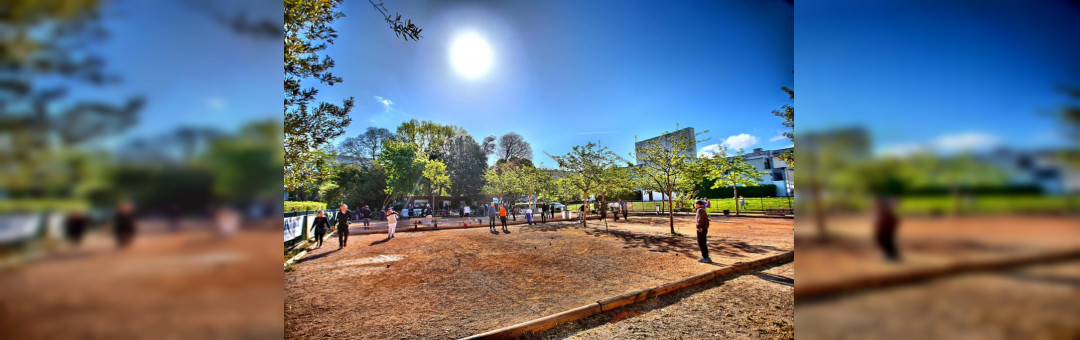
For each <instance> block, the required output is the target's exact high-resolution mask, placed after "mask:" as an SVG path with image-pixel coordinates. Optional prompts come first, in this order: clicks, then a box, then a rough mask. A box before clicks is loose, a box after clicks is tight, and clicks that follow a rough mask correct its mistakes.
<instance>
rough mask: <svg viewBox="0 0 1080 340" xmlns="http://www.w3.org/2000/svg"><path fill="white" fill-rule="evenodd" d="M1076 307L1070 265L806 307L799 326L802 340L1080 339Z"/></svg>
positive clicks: (1075, 278) (1076, 282)
mask: <svg viewBox="0 0 1080 340" xmlns="http://www.w3.org/2000/svg"><path fill="white" fill-rule="evenodd" d="M800 255H801V254H800ZM802 260H803V259H802V258H800V259H799V261H802ZM802 273H803V272H801V271H800V275H801V274H802ZM1077 301H1080V262H1070V263H1062V264H1056V265H1044V266H1035V267H1029V268H1024V269H1021V270H1014V271H1008V272H992V273H981V274H972V275H964V276H958V277H953V278H948V279H943V280H939V281H933V282H931V283H928V284H923V285H911V286H902V287H895V288H890V289H884V290H878V291H872V292H866V293H863V294H859V295H855V296H846V297H841V298H838V299H835V300H830V301H827V302H820V303H812V304H805V303H799V305H798V308H796V309H795V323H796V324H797V325H798V327H797V330H796V332H797V334H798V337H799V339H1080V318H1078V317H1077V316H1078V315H1080V304H1078V303H1077Z"/></svg>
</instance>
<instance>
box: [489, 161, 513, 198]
mask: <svg viewBox="0 0 1080 340" xmlns="http://www.w3.org/2000/svg"><path fill="white" fill-rule="evenodd" d="M515 181H516V179H515V178H514V174H513V165H512V164H506V165H502V166H492V167H490V168H488V169H487V170H484V187H483V192H484V193H486V194H488V195H492V196H495V197H496V198H498V199H499V202H505V201H506V199H507V197H508V196H510V195H511V194H512V193H513V192H514V190H515V189H516V188H515V186H516V183H515Z"/></svg>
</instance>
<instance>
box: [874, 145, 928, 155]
mask: <svg viewBox="0 0 1080 340" xmlns="http://www.w3.org/2000/svg"><path fill="white" fill-rule="evenodd" d="M923 151H926V146H925V145H922V144H918V143H900V144H893V145H889V146H886V147H883V148H881V150H880V151H878V153H879V154H880V155H882V156H888V157H899V158H904V157H907V156H911V155H914V154H917V153H920V152H923Z"/></svg>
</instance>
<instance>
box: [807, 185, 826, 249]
mask: <svg viewBox="0 0 1080 340" xmlns="http://www.w3.org/2000/svg"><path fill="white" fill-rule="evenodd" d="M810 197H811V200H812V201H813V202H814V224H815V225H816V226H817V230H818V239H819V240H821V241H826V240H828V234H827V233H826V231H825V209H824V207H823V206H822V205H823V204H824V203H823V202H821V183H818V182H817V181H812V182H810Z"/></svg>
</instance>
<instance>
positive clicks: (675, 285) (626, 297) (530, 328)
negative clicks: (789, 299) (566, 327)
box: [464, 251, 795, 339]
mask: <svg viewBox="0 0 1080 340" xmlns="http://www.w3.org/2000/svg"><path fill="white" fill-rule="evenodd" d="M794 258H795V252H794V251H788V252H785V253H781V254H777V255H773V256H769V257H766V258H762V259H758V260H754V261H750V262H745V263H739V264H737V265H736V266H725V267H721V268H719V269H716V270H712V271H709V272H706V273H702V274H698V275H694V276H691V277H688V278H685V279H682V280H678V281H674V282H668V283H665V284H662V285H659V286H655V287H652V288H649V289H643V290H639V291H634V292H629V293H626V294H622V295H617V296H612V297H608V298H604V299H600V300H598V301H596V303H592V304H588V305H585V306H581V307H578V308H574V309H571V310H568V311H564V312H561V313H557V314H552V315H549V316H545V317H542V318H539V319H534V320H530V321H526V322H522V323H519V324H516V325H513V326H507V327H503V328H499V329H496V330H491V331H487V332H484V333H480V334H476V335H472V336H469V337H467V338H464V339H513V338H516V337H520V336H523V335H525V333H530V332H531V333H536V332H542V331H546V330H549V329H552V328H555V327H556V326H558V325H560V324H563V323H567V322H572V321H576V320H579V319H583V318H586V317H589V316H592V315H595V314H599V313H601V312H604V311H609V310H613V309H616V308H619V307H623V306H628V305H632V304H634V303H638V302H643V301H645V300H647V299H651V298H654V297H656V296H660V295H664V294H667V293H671V292H674V291H677V290H679V289H683V288H687V287H692V286H694V285H699V284H703V283H706V282H709V281H712V280H714V279H716V278H719V277H723V276H725V275H728V274H731V273H734V272H737V271H742V270H749V269H754V268H757V267H759V266H763V265H767V264H772V263H776V262H780V261H785V260H790V259H794ZM739 268H742V269H739Z"/></svg>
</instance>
